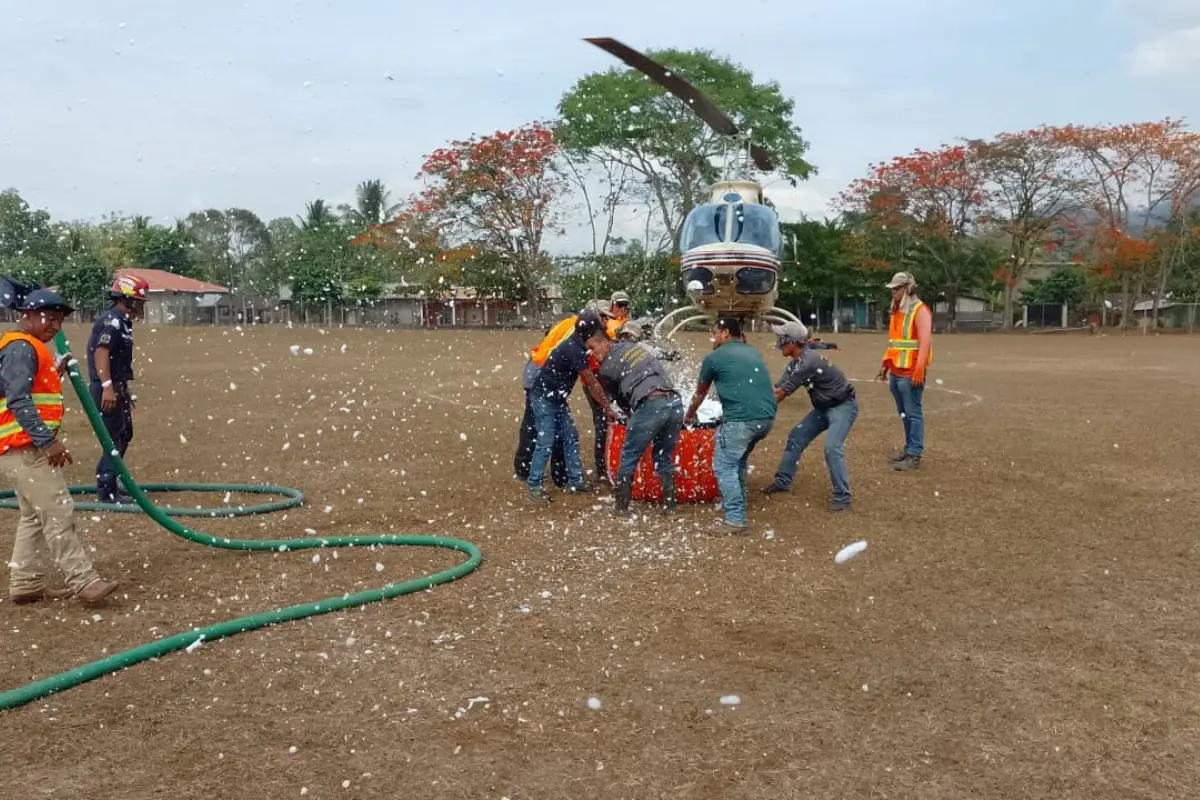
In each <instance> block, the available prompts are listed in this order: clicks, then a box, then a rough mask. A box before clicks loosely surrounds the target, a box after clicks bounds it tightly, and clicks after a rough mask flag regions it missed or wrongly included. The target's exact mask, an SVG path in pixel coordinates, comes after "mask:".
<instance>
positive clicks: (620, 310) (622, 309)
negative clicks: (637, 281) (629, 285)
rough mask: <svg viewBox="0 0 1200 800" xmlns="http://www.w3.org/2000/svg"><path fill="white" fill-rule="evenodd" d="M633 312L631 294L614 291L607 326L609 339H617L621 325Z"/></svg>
mask: <svg viewBox="0 0 1200 800" xmlns="http://www.w3.org/2000/svg"><path fill="white" fill-rule="evenodd" d="M601 302H603V301H601ZM632 313H633V309H632V304H631V303H630V300H629V294H628V293H627V292H613V294H612V299H611V300H610V301H609V315H610V316H609V319H608V324H607V326H606V329H607V331H608V338H609V339H612V340H613V341H616V340H617V335H618V334H619V333H620V331H621V326H622V325H624V324H625V322H626V321H627V320H628V319H629V317H630V315H631V314H632Z"/></svg>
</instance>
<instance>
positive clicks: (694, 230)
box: [679, 204, 725, 250]
mask: <svg viewBox="0 0 1200 800" xmlns="http://www.w3.org/2000/svg"><path fill="white" fill-rule="evenodd" d="M724 210H725V206H723V205H715V204H708V205H702V206H696V207H695V208H693V209H692V210H691V212H689V213H688V215H687V219H686V220H684V222H683V233H682V235H681V236H680V237H679V239H680V241H679V246H680V248H681V249H683V250H690V249H692V248H693V247H699V246H701V245H705V244H716V243H718V242H720V241H722V240H723V239H724V238H725V215H724V213H722V212H723V211H724Z"/></svg>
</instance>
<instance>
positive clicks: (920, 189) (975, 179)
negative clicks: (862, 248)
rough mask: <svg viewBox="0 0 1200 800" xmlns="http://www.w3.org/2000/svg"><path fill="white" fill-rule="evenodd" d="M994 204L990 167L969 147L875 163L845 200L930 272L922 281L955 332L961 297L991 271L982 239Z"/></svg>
mask: <svg viewBox="0 0 1200 800" xmlns="http://www.w3.org/2000/svg"><path fill="white" fill-rule="evenodd" d="M988 201H989V193H988V187H987V174H986V172H985V170H984V168H983V163H982V162H981V160H980V159H979V157H978V153H977V152H976V150H975V149H974V148H970V147H967V146H965V145H958V146H943V147H940V148H938V149H937V150H916V151H914V152H913V153H912V154H911V155H907V156H900V157H897V158H894V159H892V161H891V162H889V163H886V164H873V165H872V166H871V168H870V174H869V176H868V177H866V178H860V179H858V180H856V181H854V182H853V183H852V184H851V185H850V186H849V187H848V188H847V189H846V190H845V191H844V192H843V193H842V194H841V195H840V197H839V198H838V202H839V204H840V205H841V207H842V208H843V209H845V210H846V211H849V212H852V213H855V214H857V215H858V217H857V218H858V219H860V220H862V221H863V222H864V223H865V224H866V225H868V226H871V227H874V228H877V229H878V232H880V233H884V234H887V238H888V239H889V240H890V242H889V244H891V246H892V247H896V246H897V245H898V246H899V250H900V252H901V254H902V255H901V256H900V261H901V263H903V264H904V265H905V266H909V265H911V266H912V267H913V270H912V271H913V272H917V273H924V274H923V275H922V274H917V276H916V277H917V278H918V280H919V282H921V283H923V284H924V285H926V286H931V288H934V289H935V290H936V291H937V292H939V293H940V294H943V295H944V296H945V299H946V303H947V306H948V308H949V316H950V324H949V328H950V330H954V327H955V317H956V309H957V303H958V297H959V295H960V294H961V293H962V292H963V291H964V290H968V289H971V288H974V284H975V283H976V282H977V281H978V279H979V277H980V272H981V271H984V272H985V273H986V272H989V271H990V270H989V269H988V267H989V264H988V263H987V260H988V259H989V258H990V257H991V255H992V249H991V248H990V247H989V246H985V245H982V244H981V243H980V242H978V241H977V240H976V239H975V234H976V233H978V231H979V230H980V223H981V218H982V216H983V213H984V209H985V208H986V206H987V204H988ZM897 234H898V237H897ZM897 238H898V240H899V241H897ZM990 266H991V267H992V268H994V266H995V265H994V264H993V265H990Z"/></svg>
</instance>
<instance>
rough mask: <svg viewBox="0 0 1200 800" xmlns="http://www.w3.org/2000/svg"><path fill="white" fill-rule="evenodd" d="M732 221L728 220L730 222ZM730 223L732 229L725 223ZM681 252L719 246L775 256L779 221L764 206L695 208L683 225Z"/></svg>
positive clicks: (740, 204) (779, 245)
mask: <svg viewBox="0 0 1200 800" xmlns="http://www.w3.org/2000/svg"><path fill="white" fill-rule="evenodd" d="M731 217H732V220H731V219H730V218H731ZM731 221H732V225H730V224H729V223H730V222H731ZM679 238H680V242H679V245H680V247H681V248H682V249H684V250H690V249H692V248H693V247H700V246H701V245H706V244H717V243H719V242H738V243H744V244H752V245H756V246H758V247H762V248H764V249H766V250H770V251H771V252H772V253H774V254H775V255H779V253H780V248H781V246H782V242H781V241H780V238H779V219H778V217H777V216H776V215H775V212H774V211H772V210H771V209H770V208H768V207H767V206H759V205H754V204H744V203H733V204H727V203H708V204H705V205H702V206H696V208H694V209H692V211H691V213H689V214H688V216H687V219H686V220H685V221H684V223H683V234H682V235H681V236H680V237H679Z"/></svg>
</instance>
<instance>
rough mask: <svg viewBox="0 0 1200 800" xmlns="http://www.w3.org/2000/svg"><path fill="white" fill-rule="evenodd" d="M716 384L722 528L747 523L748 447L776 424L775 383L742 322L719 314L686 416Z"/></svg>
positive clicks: (693, 416) (717, 471)
mask: <svg viewBox="0 0 1200 800" xmlns="http://www.w3.org/2000/svg"><path fill="white" fill-rule="evenodd" d="M713 384H716V387H717V397H719V398H720V400H721V408H722V410H723V412H724V413H723V415H722V420H721V427H719V428H718V429H717V436H716V449H715V450H714V451H713V464H712V465H713V474H714V475H716V478H717V486H718V487H719V488H720V490H721V504H722V506H724V508H725V518H724V519H723V520H721V523H720V524H721V525H723V526H725V528H726V529H729V528H732V529H734V530H743V529H745V527H746V475H747V472H748V467H749V463H750V453H751V452H753V451H754V446H755V445H757V444H758V443H759V442H761V441H762V440H763V439H765V438H766V437H767V434H768V433H770V432H771V426H772V425H774V424H775V412H776V411H777V410H778V404H777V403H776V402H775V388H774V385H773V384H772V383H771V374H770V372H768V371H767V364H766V362H765V361H763V357H762V356H761V355H760V354H759V352H758V351H757V350H755V349H754V348H753V347H751V346H750V345H749V344H747V343H746V341H745V339H744V338H743V337H742V323H741V322H740V321H739V320H738V319H736V318H733V317H720V318H719V319H717V324H716V325H715V326H714V327H713V351H712V352H711V353H709V354H708V356H707V357H706V358H705V359H704V362H703V363H702V364H701V365H700V380H699V382H698V383H697V384H696V393H695V394H694V395H693V396H692V405H691V407H689V408H688V411H687V415H686V416H685V417H684V422H685V423H686V424H688V425H692V424H694V423H695V421H696V411H697V410H698V409H699V408H700V404H701V403H703V402H704V398H705V397H707V396H708V390H709V387H711V386H712V385H713Z"/></svg>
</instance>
